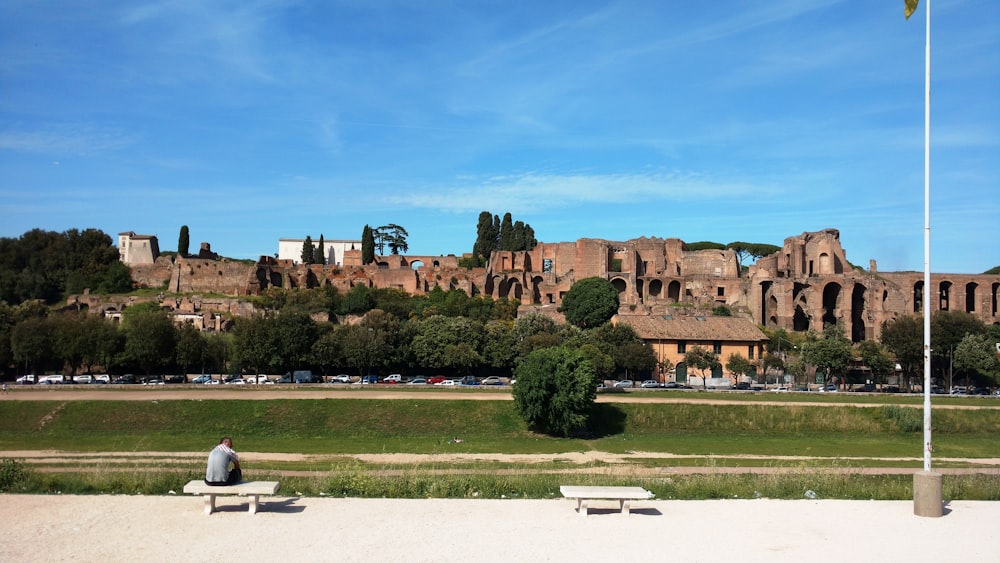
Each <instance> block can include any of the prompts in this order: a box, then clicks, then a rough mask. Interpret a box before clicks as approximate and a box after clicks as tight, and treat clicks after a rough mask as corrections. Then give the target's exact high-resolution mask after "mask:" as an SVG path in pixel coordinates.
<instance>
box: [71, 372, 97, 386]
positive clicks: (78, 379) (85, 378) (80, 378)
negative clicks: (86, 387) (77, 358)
mask: <svg viewBox="0 0 1000 563" xmlns="http://www.w3.org/2000/svg"><path fill="white" fill-rule="evenodd" d="M73 381H74V382H75V383H82V384H89V383H93V382H94V376H93V375H90V374H86V373H85V374H83V375H74V376H73Z"/></svg>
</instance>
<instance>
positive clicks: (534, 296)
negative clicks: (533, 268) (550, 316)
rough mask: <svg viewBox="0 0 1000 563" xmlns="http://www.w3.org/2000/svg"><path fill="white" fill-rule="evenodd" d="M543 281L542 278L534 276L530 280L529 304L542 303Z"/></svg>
mask: <svg viewBox="0 0 1000 563" xmlns="http://www.w3.org/2000/svg"><path fill="white" fill-rule="evenodd" d="M543 283H545V280H544V279H543V278H542V276H535V277H533V278H531V302H532V303H534V304H536V305H538V304H541V302H542V289H541V288H542V284H543Z"/></svg>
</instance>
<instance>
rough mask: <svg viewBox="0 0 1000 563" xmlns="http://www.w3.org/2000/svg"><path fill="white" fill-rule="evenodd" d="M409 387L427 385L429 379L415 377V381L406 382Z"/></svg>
mask: <svg viewBox="0 0 1000 563" xmlns="http://www.w3.org/2000/svg"><path fill="white" fill-rule="evenodd" d="M406 384H407V385H427V378H425V377H414V378H413V379H411V380H409V381H407V382H406Z"/></svg>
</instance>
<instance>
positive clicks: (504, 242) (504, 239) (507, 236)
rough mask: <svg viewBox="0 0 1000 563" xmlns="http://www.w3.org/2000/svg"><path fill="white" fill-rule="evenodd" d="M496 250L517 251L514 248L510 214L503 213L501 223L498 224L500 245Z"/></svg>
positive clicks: (512, 225)
mask: <svg viewBox="0 0 1000 563" xmlns="http://www.w3.org/2000/svg"><path fill="white" fill-rule="evenodd" d="M497 249H498V250H517V249H516V248H514V223H513V221H512V220H511V217H510V212H509V211H508V212H507V213H504V216H503V222H502V223H500V243H499V244H498V245H497Z"/></svg>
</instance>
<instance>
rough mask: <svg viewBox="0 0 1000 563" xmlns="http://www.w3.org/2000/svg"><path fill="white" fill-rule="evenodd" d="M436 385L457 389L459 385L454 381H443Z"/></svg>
mask: <svg viewBox="0 0 1000 563" xmlns="http://www.w3.org/2000/svg"><path fill="white" fill-rule="evenodd" d="M434 385H443V386H445V387H457V386H458V385H459V383H458V382H457V381H455V380H454V379H445V380H444V381H441V382H440V383H435V384H434Z"/></svg>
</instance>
